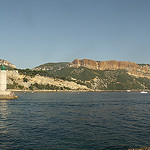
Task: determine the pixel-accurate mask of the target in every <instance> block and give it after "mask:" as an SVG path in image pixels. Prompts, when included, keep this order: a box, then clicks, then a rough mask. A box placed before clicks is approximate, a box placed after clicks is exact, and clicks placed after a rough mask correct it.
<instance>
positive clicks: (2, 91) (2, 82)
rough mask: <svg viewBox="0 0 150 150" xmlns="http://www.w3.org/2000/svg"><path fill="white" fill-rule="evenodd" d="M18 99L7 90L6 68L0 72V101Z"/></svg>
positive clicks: (2, 68) (3, 67)
mask: <svg viewBox="0 0 150 150" xmlns="http://www.w3.org/2000/svg"><path fill="white" fill-rule="evenodd" d="M15 98H18V97H17V96H16V95H15V94H14V93H13V92H11V91H9V90H7V71H6V70H5V66H2V67H1V70H0V99H15Z"/></svg>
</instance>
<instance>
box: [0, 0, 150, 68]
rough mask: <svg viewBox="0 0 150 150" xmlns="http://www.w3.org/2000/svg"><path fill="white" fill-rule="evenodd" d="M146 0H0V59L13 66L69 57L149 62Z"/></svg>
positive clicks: (149, 22) (63, 60) (56, 60)
mask: <svg viewBox="0 0 150 150" xmlns="http://www.w3.org/2000/svg"><path fill="white" fill-rule="evenodd" d="M149 6H150V1H149V0H126V1H124V0H113V1H112V0H94V1H93V0H72V1H70V0H44V1H43V0H32V1H31V0H26V1H23V0H13V1H10V0H1V1H0V18H1V21H0V26H1V28H0V31H1V32H0V33H1V34H0V51H1V57H0V58H1V59H5V60H8V61H9V62H11V63H13V64H14V65H16V66H17V68H33V67H35V66H38V65H41V64H44V63H49V62H54V63H55V62H71V61H73V60H74V59H92V60H95V61H107V60H117V61H131V62H135V63H137V64H142V63H144V64H149V63H150V62H149V56H150V50H149V49H150V42H149V40H150V18H149V14H150V9H149Z"/></svg>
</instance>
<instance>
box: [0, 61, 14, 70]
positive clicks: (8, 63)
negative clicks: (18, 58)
mask: <svg viewBox="0 0 150 150" xmlns="http://www.w3.org/2000/svg"><path fill="white" fill-rule="evenodd" d="M0 65H4V66H8V67H11V68H16V66H15V65H13V64H12V63H10V62H8V61H7V60H3V59H0Z"/></svg>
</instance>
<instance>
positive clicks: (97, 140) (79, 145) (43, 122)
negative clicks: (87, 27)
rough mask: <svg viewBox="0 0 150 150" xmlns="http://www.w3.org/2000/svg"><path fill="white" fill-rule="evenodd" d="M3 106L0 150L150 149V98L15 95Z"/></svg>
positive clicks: (130, 95)
mask: <svg viewBox="0 0 150 150" xmlns="http://www.w3.org/2000/svg"><path fill="white" fill-rule="evenodd" d="M16 94H17V95H18V96H19V99H15V100H0V149H2V150H26V149H27V150H28V149H29V150H32V149H33V150H36V149H39V150H41V149H42V150H44V149H45V150H51V149H52V150H53V149H54V150H63V149H64V150H80V149H81V150H127V149H128V148H135V147H141V146H150V94H149V93H148V94H140V93H139V92H131V93H127V92H100V93H98V92H85V93H84V92H83V93H77V92H70V93H67V92H66V93H65V92H62V93H61V92H58V93H56V92H50V93H46V92H45V93H44V92H43V93H16Z"/></svg>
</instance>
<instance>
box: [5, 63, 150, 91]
mask: <svg viewBox="0 0 150 150" xmlns="http://www.w3.org/2000/svg"><path fill="white" fill-rule="evenodd" d="M76 62H77V63H78V62H80V65H79V64H78V66H76V64H77V63H76ZM98 63H100V62H98ZM94 64H96V62H95V61H93V60H86V61H85V60H84V61H82V60H81V61H77V60H74V61H73V62H71V63H68V62H60V63H46V64H43V65H40V66H38V67H35V68H33V69H32V70H30V69H18V70H16V71H15V70H14V71H8V88H10V89H12V88H13V89H26V90H28V89H30V90H38V89H40V90H43V89H46V90H90V89H91V90H142V89H147V90H150V75H149V74H150V69H149V66H148V65H145V64H141V65H139V64H136V63H133V62H118V61H107V62H105V63H104V62H102V63H101V68H95V66H94ZM102 64H103V65H102ZM104 64H105V65H104ZM93 66H94V67H93ZM104 68H105V69H104Z"/></svg>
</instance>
